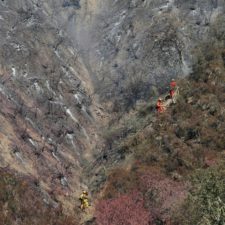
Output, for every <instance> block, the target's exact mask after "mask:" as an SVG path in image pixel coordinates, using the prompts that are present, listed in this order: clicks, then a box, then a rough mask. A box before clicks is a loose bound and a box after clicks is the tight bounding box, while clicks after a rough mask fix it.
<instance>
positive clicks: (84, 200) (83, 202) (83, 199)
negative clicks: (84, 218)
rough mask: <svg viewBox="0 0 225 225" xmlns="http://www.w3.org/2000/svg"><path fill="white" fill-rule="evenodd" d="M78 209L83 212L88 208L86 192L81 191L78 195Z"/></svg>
mask: <svg viewBox="0 0 225 225" xmlns="http://www.w3.org/2000/svg"><path fill="white" fill-rule="evenodd" d="M79 199H80V202H81V205H80V208H81V209H82V210H83V211H84V210H85V209H86V208H88V207H89V202H88V192H87V191H83V192H82V194H81V195H80V198H79Z"/></svg>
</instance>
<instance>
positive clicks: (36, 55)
mask: <svg viewBox="0 0 225 225" xmlns="http://www.w3.org/2000/svg"><path fill="white" fill-rule="evenodd" d="M224 13H225V1H224V0H59V1H54V0H1V1H0V102H1V108H0V167H1V168H7V169H8V170H11V171H13V173H16V174H20V175H21V174H22V175H24V176H26V177H32V179H35V180H37V181H38V183H39V189H40V190H41V193H42V196H43V199H44V200H45V201H46V202H47V204H50V205H53V206H57V204H58V202H62V203H63V206H64V208H66V209H67V210H68V211H70V210H73V208H74V207H75V206H74V204H75V203H74V202H77V196H78V195H79V193H80V191H81V190H82V189H83V188H85V189H86V188H88V187H87V186H86V185H87V184H88V182H86V181H85V179H84V178H83V175H82V174H83V172H82V171H83V169H84V168H86V167H87V166H88V165H91V163H92V162H93V160H94V159H95V158H96V156H98V155H99V154H100V152H101V150H102V148H103V147H104V144H103V143H104V135H103V134H102V130H103V129H102V128H104V126H105V125H106V124H107V122H108V121H109V120H110V115H114V114H112V113H118V112H124V111H128V110H129V109H130V108H131V107H134V106H135V104H136V102H137V101H138V100H147V99H149V98H150V97H152V96H158V95H159V94H161V93H163V92H164V91H166V87H167V84H168V81H169V80H170V79H171V78H177V77H178V78H183V77H185V76H187V75H189V74H191V73H192V71H193V68H194V66H195V65H196V63H197V62H198V60H199V56H201V55H204V54H205V52H204V51H205V50H204V51H203V48H202V45H203V44H204V45H206V44H208V45H209V46H210V45H211V43H213V44H214V45H215V46H216V47H217V48H224V44H225V43H224V41H225V28H224V27H225V16H224ZM51 193H53V194H54V196H57V200H56V199H53V198H52V197H51Z"/></svg>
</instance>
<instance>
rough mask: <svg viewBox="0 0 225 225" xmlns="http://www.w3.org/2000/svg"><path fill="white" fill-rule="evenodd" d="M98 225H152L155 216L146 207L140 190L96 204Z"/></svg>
mask: <svg viewBox="0 0 225 225" xmlns="http://www.w3.org/2000/svg"><path fill="white" fill-rule="evenodd" d="M95 216H96V222H97V224H98V225H151V224H153V217H152V215H151V214H150V212H149V211H148V210H147V209H146V208H145V207H144V199H143V196H142V194H141V193H140V192H137V191H134V192H132V193H130V194H123V195H119V196H118V197H116V198H113V199H108V200H101V201H99V202H98V204H97V206H96V212H95Z"/></svg>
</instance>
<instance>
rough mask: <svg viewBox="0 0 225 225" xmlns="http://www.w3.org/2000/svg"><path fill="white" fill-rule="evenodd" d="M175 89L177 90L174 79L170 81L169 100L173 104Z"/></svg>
mask: <svg viewBox="0 0 225 225" xmlns="http://www.w3.org/2000/svg"><path fill="white" fill-rule="evenodd" d="M176 88H177V83H176V81H175V80H174V79H172V80H171V82H170V98H171V99H172V101H173V103H175V99H174V95H175V92H176Z"/></svg>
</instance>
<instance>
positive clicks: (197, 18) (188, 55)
mask: <svg viewBox="0 0 225 225" xmlns="http://www.w3.org/2000/svg"><path fill="white" fill-rule="evenodd" d="M88 2H89V1H88ZM90 2H95V5H97V7H94V10H93V7H92V6H90V7H89V8H88V7H87V13H86V16H85V17H84V18H82V23H78V24H77V25H74V26H73V27H77V28H76V29H77V32H75V33H72V36H75V37H76V40H77V41H78V46H79V48H80V49H81V50H83V51H84V53H86V54H85V57H84V58H85V60H86V62H87V65H89V70H90V71H91V74H92V78H93V77H94V81H95V87H96V86H97V89H98V90H97V92H98V93H99V94H100V96H101V97H102V99H107V100H108V99H112V100H117V104H120V106H124V107H125V108H126V107H128V106H130V105H132V104H134V103H135V101H136V100H137V99H140V98H146V97H149V96H150V95H152V94H157V93H158V91H159V92H162V91H164V90H165V88H164V86H165V84H166V83H167V82H168V80H169V79H170V78H172V77H180V76H184V75H187V74H189V73H190V72H191V71H192V65H193V64H194V63H195V62H196V51H198V50H199V44H200V43H202V42H204V41H209V40H211V41H212V42H215V27H217V28H218V27H219V30H218V32H219V33H221V32H222V33H223V31H222V30H221V29H223V28H222V24H224V18H223V13H224V1H217V0H215V1H213V0H207V1H200V0H199V1H180V0H161V1H158V0H143V1H142V0H132V1H131V0H130V1H127V0H121V1H112V0H107V1H104V3H103V1H90ZM87 4H88V5H90V4H89V3H87ZM81 5H82V1H81ZM81 8H82V7H81ZM88 10H89V11H88ZM78 15H79V14H78ZM78 17H79V16H78ZM77 19H78V21H79V18H77ZM218 20H220V21H218ZM71 29H72V28H71ZM99 87H100V88H99Z"/></svg>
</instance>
